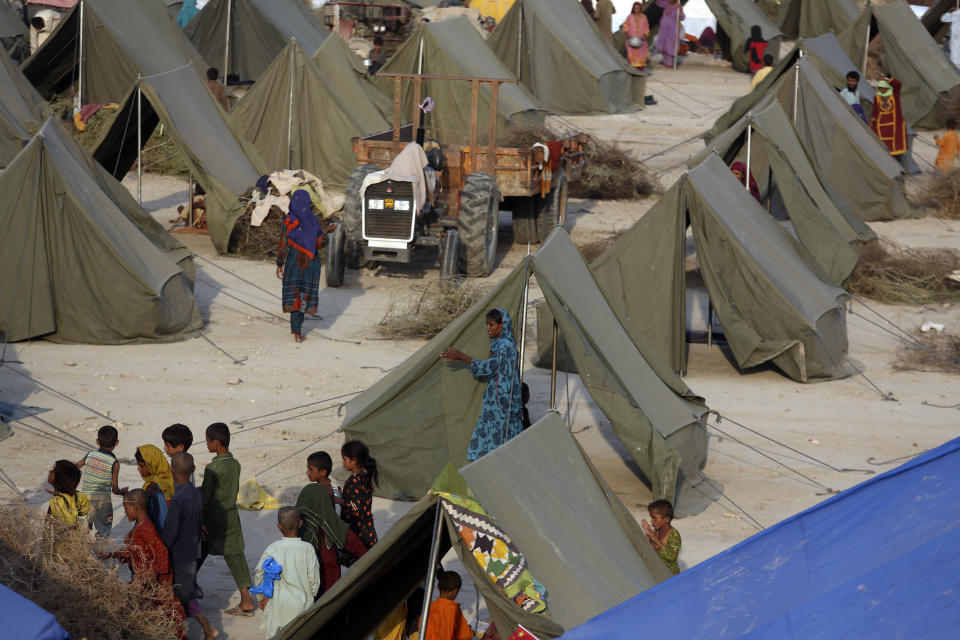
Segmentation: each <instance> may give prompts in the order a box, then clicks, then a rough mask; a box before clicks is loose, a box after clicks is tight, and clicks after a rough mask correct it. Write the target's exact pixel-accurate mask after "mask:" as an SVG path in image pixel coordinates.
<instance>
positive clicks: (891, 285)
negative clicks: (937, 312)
mask: <svg viewBox="0 0 960 640" xmlns="http://www.w3.org/2000/svg"><path fill="white" fill-rule="evenodd" d="M958 278H960V254H958V253H957V252H956V251H954V250H952V249H908V248H905V247H901V246H899V245H896V244H894V243H892V242H888V241H885V240H874V241H872V242H870V243H868V244H867V245H864V247H863V249H862V250H861V254H860V261H859V262H858V263H857V268H856V269H855V270H854V272H853V277H852V279H851V281H850V293H853V294H856V295H862V296H864V297H867V298H871V299H873V300H878V301H880V302H885V303H888V304H910V305H921V304H933V303H941V302H953V301H957V300H960V280H958Z"/></svg>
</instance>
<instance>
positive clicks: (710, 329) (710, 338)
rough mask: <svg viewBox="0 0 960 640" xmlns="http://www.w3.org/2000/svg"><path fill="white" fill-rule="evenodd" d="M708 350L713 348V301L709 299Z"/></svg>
mask: <svg viewBox="0 0 960 640" xmlns="http://www.w3.org/2000/svg"><path fill="white" fill-rule="evenodd" d="M707 348H708V349H711V348H713V300H711V299H710V297H709V296H708V297H707Z"/></svg>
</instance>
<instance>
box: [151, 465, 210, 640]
mask: <svg viewBox="0 0 960 640" xmlns="http://www.w3.org/2000/svg"><path fill="white" fill-rule="evenodd" d="M170 467H171V471H172V472H173V481H174V483H175V485H176V492H175V493H174V494H173V500H171V501H170V510H169V511H168V512H167V519H166V522H165V523H164V525H163V533H162V534H161V536H160V539H161V540H163V544H164V545H165V546H166V547H167V549H168V550H169V552H170V565H171V567H172V570H173V593H174V595H175V596H177V600H179V601H180V604H181V605H182V606H183V609H184V611H186V612H187V615H188V616H190V617H193V618H196V620H197V622H199V623H200V626H201V627H202V628H203V637H204V640H213V638H216V637H217V636H218V635H220V634H219V633H218V632H217V631H215V630H214V629H213V627H211V626H210V623H209V622H207V619H206V617H204V615H203V609H201V608H200V604H199V603H198V602H197V601H196V597H197V560H199V559H200V525H201V518H202V517H203V499H202V498H201V497H200V490H199V489H197V488H196V487H195V486H193V483H192V482H190V476H191V475H193V471H194V464H193V456H191V455H190V454H189V453H184V452H182V451H181V452H179V453H175V454H173V457H172V458H170Z"/></svg>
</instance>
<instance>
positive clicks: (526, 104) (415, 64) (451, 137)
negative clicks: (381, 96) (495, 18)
mask: <svg viewBox="0 0 960 640" xmlns="http://www.w3.org/2000/svg"><path fill="white" fill-rule="evenodd" d="M386 73H421V74H423V75H433V76H461V77H470V78H503V79H504V80H515V78H514V76H513V75H512V74H511V73H510V71H509V69H508V68H507V67H506V66H504V65H503V64H502V63H501V62H500V61H499V60H497V58H496V56H494V55H493V52H491V51H490V48H489V47H487V44H486V42H484V40H483V36H481V35H480V33H479V32H478V31H477V30H476V28H475V27H474V26H473V25H472V24H471V23H470V20H469V19H468V18H466V17H465V16H461V17H458V18H453V19H451V20H444V21H442V22H421V23H420V24H419V25H418V26H417V28H416V30H415V31H414V32H413V35H411V36H410V37H409V38H407V41H406V42H404V43H403V44H402V45H401V46H400V48H399V49H397V51H396V53H394V54H393V57H391V58H390V59H389V60H388V61H387V63H386V64H385V65H384V66H383V67H382V68H381V69H380V71H379V72H378V74H377V76H376V77H375V79H374V82H376V84H377V86H378V87H379V88H380V89H381V90H382V91H383V92H384V93H386V94H387V95H389V96H392V95H393V93H394V79H393V78H388V77H384V75H383V74H386ZM470 91H471V90H470V83H469V82H465V81H463V80H424V81H423V89H422V92H421V100H422V99H423V98H426V97H427V96H430V97H432V98H433V101H434V105H435V106H434V109H433V111H432V112H431V113H429V114H428V115H427V116H426V118H425V121H424V127H425V128H426V130H427V133H428V135H431V136H434V137H436V138H438V139H440V140H441V141H444V142H447V143H462V142H466V141H467V140H468V139H469V132H470V99H471V98H470ZM489 105H490V88H489V87H488V86H483V87H481V89H480V99H479V110H478V119H479V122H480V123H486V122H487V121H488V120H487V114H488V113H489ZM401 106H402V110H401V116H402V117H403V119H404V120H406V119H408V118H410V116H411V115H412V113H413V112H412V109H413V90H412V83H411V82H410V81H404V82H403V96H402V101H401ZM498 111H499V115H498V118H497V126H498V131H499V132H501V133H502V132H503V131H504V130H505V129H506V127H507V126H508V125H515V126H530V125H537V124H542V123H543V119H544V117H546V112H545V111H544V110H543V109H542V108H541V107H540V105H538V104H537V101H536V100H535V99H534V97H533V96H532V95H530V93H529V92H528V91H527V90H526V89H525V88H523V87H522V86H519V85H516V84H509V83H505V84H501V85H500V89H499V99H498ZM480 130H482V131H485V130H486V126H485V124H481V126H480Z"/></svg>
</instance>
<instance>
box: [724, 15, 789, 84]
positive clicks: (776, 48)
mask: <svg viewBox="0 0 960 640" xmlns="http://www.w3.org/2000/svg"><path fill="white" fill-rule="evenodd" d="M706 2H707V6H708V7H710V11H712V12H713V15H714V16H716V18H717V31H718V34H719V32H720V31H721V30H722V31H723V33H724V34H726V36H727V37H728V38H729V47H730V49H729V51H724V55H725V56H727V57H728V58H729V59H730V60H732V61H733V68H734V69H736V70H737V71H743V72H747V71H750V63H749V60H748V58H747V54H746V52H744V47H745V46H746V44H747V40H748V39H749V38H750V27H752V26H754V25H758V26H759V27H760V32H761V33H762V34H763V39H764V40H766V41H767V42H768V43H769V46H768V47H767V53H769V54H770V55H772V56H773V59H774V60H776V59H777V58H778V57H779V56H780V43H781V41H782V40H783V34H782V33H780V29H778V28H777V25H775V24H773V22H771V21H770V18H768V17H767V15H766V14H765V13H764V12H763V11H762V10H761V9H760V7H758V6H757V4H756V2H754V1H753V0H706ZM720 41H721V42H723V41H724V39H722V38H721V40H720Z"/></svg>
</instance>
